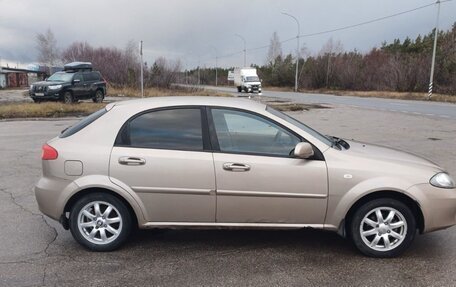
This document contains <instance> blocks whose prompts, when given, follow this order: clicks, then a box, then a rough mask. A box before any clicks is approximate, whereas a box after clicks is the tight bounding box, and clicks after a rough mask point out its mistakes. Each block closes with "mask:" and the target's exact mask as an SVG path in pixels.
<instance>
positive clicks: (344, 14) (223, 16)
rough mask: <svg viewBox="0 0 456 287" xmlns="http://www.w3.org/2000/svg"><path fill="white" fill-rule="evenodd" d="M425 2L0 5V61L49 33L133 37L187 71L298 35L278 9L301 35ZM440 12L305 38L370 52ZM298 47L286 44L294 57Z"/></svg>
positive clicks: (3, 1)
mask: <svg viewBox="0 0 456 287" xmlns="http://www.w3.org/2000/svg"><path fill="white" fill-rule="evenodd" d="M431 2H432V1H429V0H428V1H425V0H418V1H417V0H402V1H397V0H385V1H374V0H347V1H336V0H331V1H330V0H322V1H308V0H305V1H298V0H281V1H273V0H249V1H246V0H217V1H214V0H192V1H188V0H187V1H185V0H163V1H158V0H156V1H145V0H141V1H132V0H130V1H124V0H99V1H93V0H92V1H91V0H80V1H63V0H35V1H26V0H0V57H3V58H12V59H11V60H14V61H22V62H30V61H33V60H34V59H35V58H36V52H35V42H34V39H35V35H36V33H38V32H44V31H45V30H46V29H47V28H51V29H52V31H53V32H54V34H55V35H56V38H57V40H58V44H59V46H60V47H61V48H62V47H65V46H67V45H69V44H70V43H72V42H74V41H87V42H89V43H90V44H92V45H94V46H116V47H119V48H123V47H125V45H126V43H127V42H128V41H129V40H134V41H139V40H144V45H145V60H146V61H148V62H149V63H151V62H153V60H154V59H155V58H156V57H159V56H165V57H168V58H173V59H175V58H181V59H182V61H183V63H184V64H185V65H186V66H189V67H191V66H195V65H197V64H198V62H200V64H201V65H207V66H212V65H214V59H213V58H214V56H215V55H214V51H213V49H212V48H211V45H212V46H216V47H217V49H218V52H219V54H222V55H225V54H230V53H232V52H235V51H240V50H242V42H241V41H240V39H238V38H236V37H235V36H234V34H235V33H239V34H242V35H243V36H244V37H245V38H247V48H254V47H258V46H263V45H267V44H268V43H269V39H270V37H271V35H272V33H273V32H274V31H277V32H278V34H279V36H280V38H281V40H284V39H287V38H290V37H293V36H295V35H296V24H295V23H294V22H293V21H292V20H291V19H290V18H288V17H286V16H283V15H281V14H280V12H281V11H286V12H289V13H291V14H293V15H295V16H296V17H297V18H298V19H299V21H300V23H301V33H303V34H304V33H311V32H316V31H322V30H327V29H332V28H337V27H340V26H345V25H350V24H355V23H358V22H363V21H366V20H370V19H372V18H377V17H381V16H385V15H389V14H393V13H396V12H399V11H403V10H408V9H412V8H414V7H417V6H421V5H425V4H428V3H431ZM454 11H456V1H452V2H447V3H444V4H442V13H441V18H440V20H441V21H440V24H441V27H442V28H445V29H448V28H450V27H451V25H452V24H453V22H454V21H456V19H455V17H454ZM435 14H436V9H435V7H431V8H426V9H423V10H420V11H416V12H413V13H410V14H406V15H402V16H398V17H396V18H393V19H388V20H385V21H382V22H377V23H373V24H369V25H366V26H362V27H358V28H355V29H351V30H346V31H340V32H337V33H333V34H327V35H320V36H315V37H308V38H304V39H301V41H302V45H305V46H306V47H307V48H308V49H309V51H310V52H312V53H317V52H318V51H319V50H320V48H321V46H322V45H323V44H324V43H325V42H326V41H327V40H328V39H329V37H332V38H333V39H335V40H340V41H341V42H342V43H343V46H344V48H345V49H355V48H356V49H358V50H361V51H367V50H369V49H371V48H372V47H374V46H379V45H380V44H381V42H382V41H384V40H387V41H391V40H392V39H394V38H404V37H406V36H410V37H416V36H417V35H418V34H424V33H428V32H429V31H431V29H432V28H433V26H434V24H435ZM294 48H295V42H294V41H290V42H288V43H284V44H283V51H284V52H290V51H293V49H294ZM266 52H267V49H260V50H257V51H254V52H249V53H248V55H247V58H248V62H249V63H258V64H262V63H263V62H264V59H265V55H266ZM219 62H220V63H221V64H222V65H224V66H237V65H241V64H242V54H238V55H234V56H232V57H226V58H222V59H220V61H219Z"/></svg>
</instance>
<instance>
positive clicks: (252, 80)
mask: <svg viewBox="0 0 456 287" xmlns="http://www.w3.org/2000/svg"><path fill="white" fill-rule="evenodd" d="M245 81H246V82H259V81H260V78H258V77H257V76H253V77H245Z"/></svg>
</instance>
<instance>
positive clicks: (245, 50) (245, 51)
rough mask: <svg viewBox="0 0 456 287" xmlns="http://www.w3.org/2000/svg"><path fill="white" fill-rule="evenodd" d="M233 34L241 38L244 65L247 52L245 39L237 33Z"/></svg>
mask: <svg viewBox="0 0 456 287" xmlns="http://www.w3.org/2000/svg"><path fill="white" fill-rule="evenodd" d="M235 35H236V36H238V37H239V38H241V40H242V41H243V42H244V50H243V51H244V67H245V65H246V58H247V56H246V53H247V49H246V41H245V38H244V37H242V36H241V35H239V34H235Z"/></svg>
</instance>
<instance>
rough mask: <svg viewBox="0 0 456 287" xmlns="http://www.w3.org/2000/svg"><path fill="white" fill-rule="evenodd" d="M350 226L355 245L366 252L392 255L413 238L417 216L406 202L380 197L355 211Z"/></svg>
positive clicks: (394, 255) (367, 253)
mask: <svg viewBox="0 0 456 287" xmlns="http://www.w3.org/2000/svg"><path fill="white" fill-rule="evenodd" d="M378 211H380V215H381V218H380V219H379V218H378V217H379V216H378V215H377V214H378ZM391 212H393V213H391ZM401 222H402V223H401ZM393 225H394V227H392V226H393ZM349 228H350V235H351V238H352V241H353V243H354V245H355V246H356V248H357V249H358V250H359V251H361V252H362V253H363V254H364V255H367V256H370V257H378V258H391V257H396V256H398V255H400V254H401V253H403V252H404V251H405V250H406V249H407V248H408V247H409V246H410V244H411V243H412V242H413V239H414V238H415V234H416V219H415V216H414V215H413V213H412V211H411V210H410V208H409V207H408V206H407V205H405V204H404V203H402V202H400V201H398V200H396V199H392V198H380V199H374V200H372V201H369V202H367V203H365V204H364V205H362V206H361V207H359V208H358V209H357V210H356V211H355V213H354V214H353V217H352V219H351V221H350V227H349ZM361 232H364V234H365V235H362V234H361ZM388 242H389V246H388Z"/></svg>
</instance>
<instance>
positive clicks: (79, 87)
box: [72, 73, 84, 99]
mask: <svg viewBox="0 0 456 287" xmlns="http://www.w3.org/2000/svg"><path fill="white" fill-rule="evenodd" d="M72 89H73V96H74V97H75V99H80V98H81V95H82V94H83V93H84V79H83V77H82V73H75V74H74V76H73V88H72Z"/></svg>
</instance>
